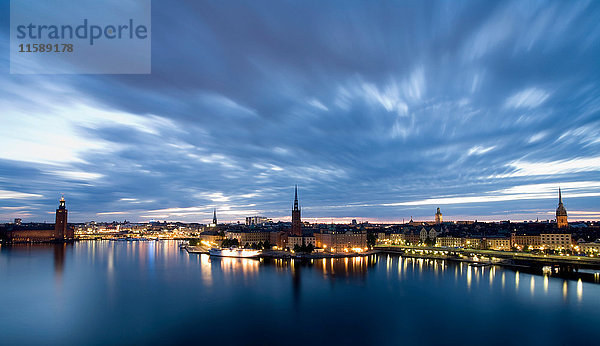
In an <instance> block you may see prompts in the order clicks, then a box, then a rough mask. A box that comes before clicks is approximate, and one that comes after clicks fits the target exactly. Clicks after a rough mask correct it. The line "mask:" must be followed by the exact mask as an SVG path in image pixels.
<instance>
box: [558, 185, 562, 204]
mask: <svg viewBox="0 0 600 346" xmlns="http://www.w3.org/2000/svg"><path fill="white" fill-rule="evenodd" d="M558 204H562V194H561V192H560V186H559V187H558Z"/></svg>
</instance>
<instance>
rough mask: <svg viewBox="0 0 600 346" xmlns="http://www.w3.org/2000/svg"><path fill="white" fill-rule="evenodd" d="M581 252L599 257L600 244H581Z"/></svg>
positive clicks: (596, 242)
mask: <svg viewBox="0 0 600 346" xmlns="http://www.w3.org/2000/svg"><path fill="white" fill-rule="evenodd" d="M577 246H579V251H580V252H584V253H589V254H592V255H598V254H599V253H600V242H598V241H595V242H593V243H579V244H577Z"/></svg>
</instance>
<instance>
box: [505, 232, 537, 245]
mask: <svg viewBox="0 0 600 346" xmlns="http://www.w3.org/2000/svg"><path fill="white" fill-rule="evenodd" d="M510 243H511V247H513V246H514V247H518V248H524V247H526V246H531V247H532V248H534V249H539V248H540V246H541V245H542V238H541V237H540V235H539V234H535V235H533V234H519V235H517V234H516V233H512V234H511V235H510Z"/></svg>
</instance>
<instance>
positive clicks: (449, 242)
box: [435, 237, 464, 247]
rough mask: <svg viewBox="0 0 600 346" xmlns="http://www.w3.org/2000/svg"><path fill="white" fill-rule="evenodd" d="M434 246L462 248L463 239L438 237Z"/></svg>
mask: <svg viewBox="0 0 600 346" xmlns="http://www.w3.org/2000/svg"><path fill="white" fill-rule="evenodd" d="M435 245H436V246H444V247H463V246H464V239H463V238H459V237H438V238H436V239H435Z"/></svg>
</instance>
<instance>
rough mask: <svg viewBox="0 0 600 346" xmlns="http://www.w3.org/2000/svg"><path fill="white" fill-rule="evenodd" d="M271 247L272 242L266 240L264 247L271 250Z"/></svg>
mask: <svg viewBox="0 0 600 346" xmlns="http://www.w3.org/2000/svg"><path fill="white" fill-rule="evenodd" d="M271 247H272V245H271V243H270V242H269V241H268V240H265V242H264V244H263V248H264V249H265V250H271Z"/></svg>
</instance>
